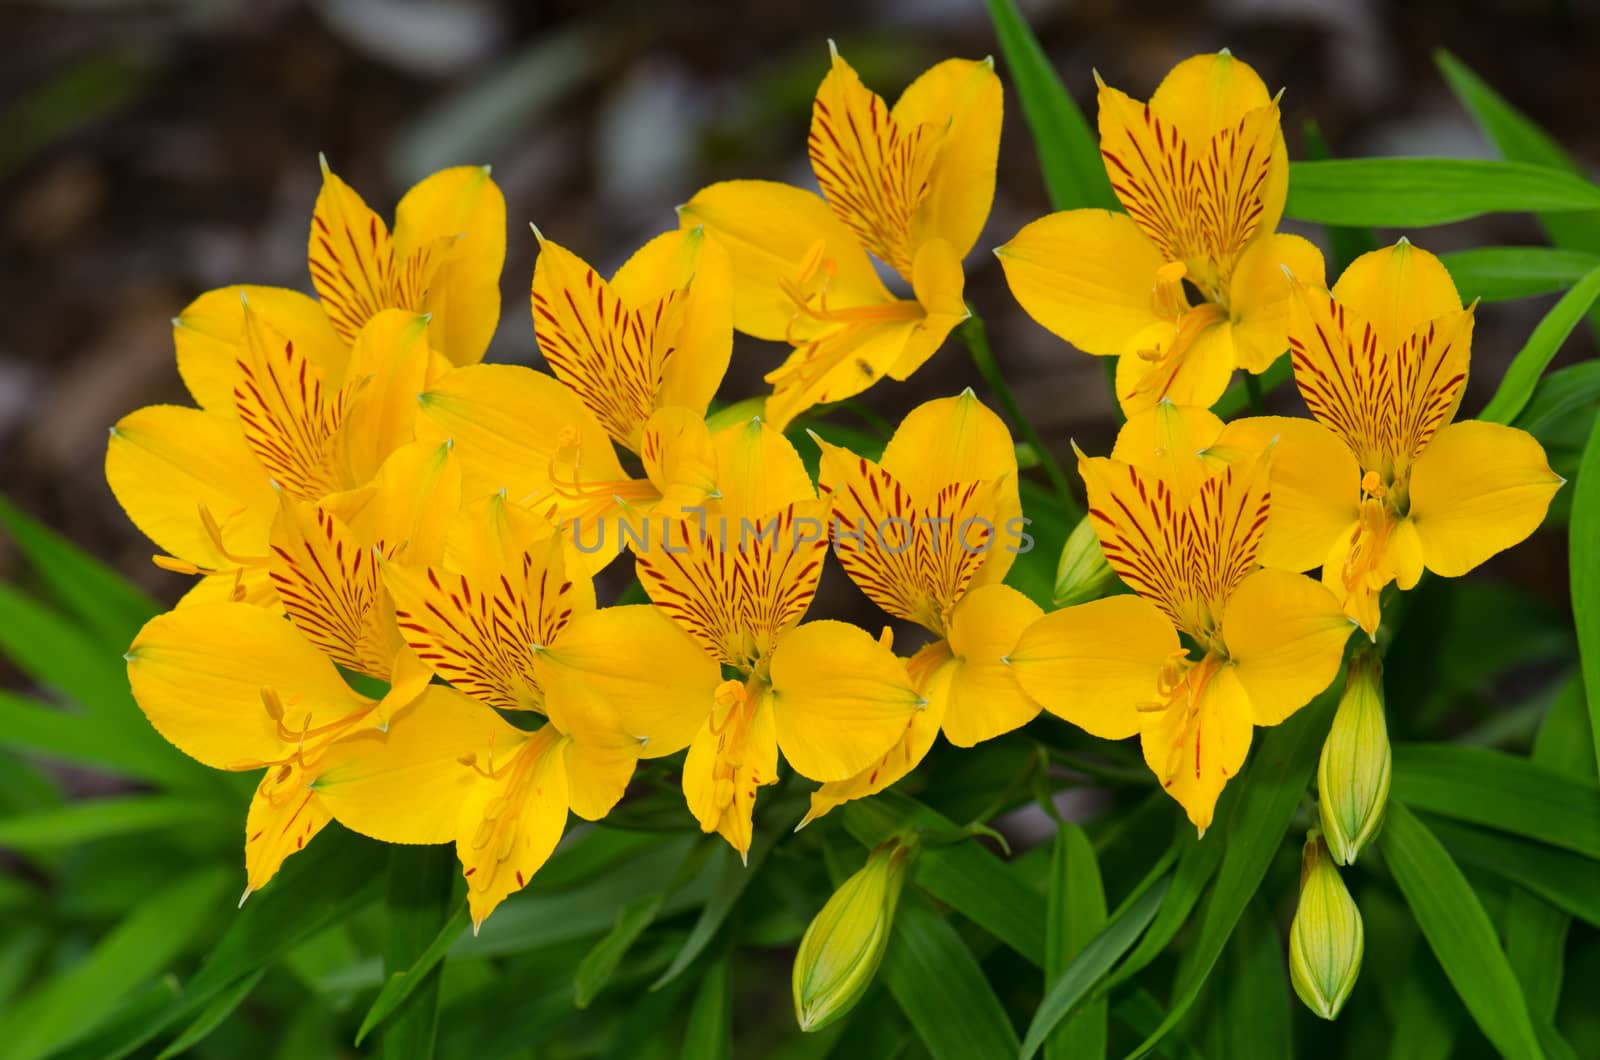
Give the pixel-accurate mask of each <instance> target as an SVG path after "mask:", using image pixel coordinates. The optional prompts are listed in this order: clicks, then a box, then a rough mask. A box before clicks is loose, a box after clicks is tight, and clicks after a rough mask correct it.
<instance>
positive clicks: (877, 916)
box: [794, 838, 916, 1031]
mask: <svg viewBox="0 0 1600 1060" xmlns="http://www.w3.org/2000/svg"><path fill="white" fill-rule="evenodd" d="M915 854H916V846H915V843H914V841H908V840H905V839H901V838H895V839H890V840H887V841H885V842H883V843H880V844H879V845H878V846H877V847H876V848H875V849H874V850H873V851H872V853H871V854H870V855H868V857H867V863H866V865H864V866H862V868H861V870H860V871H859V872H857V873H856V874H855V875H854V876H852V877H850V878H849V879H848V880H846V881H844V884H843V885H842V886H840V888H839V889H838V890H837V891H835V892H834V893H833V897H832V898H829V899H828V904H827V905H824V906H823V907H822V911H821V912H820V913H818V914H817V916H816V919H814V920H812V921H811V926H810V927H808V928H806V934H805V937H804V938H802V939H801V940H800V952H799V953H797V954H795V958H794V1015H795V1019H796V1020H797V1021H799V1023H800V1029H801V1030H802V1031H815V1030H820V1029H821V1028H823V1027H826V1026H827V1025H828V1024H830V1023H832V1022H833V1021H834V1020H837V1019H839V1018H840V1017H841V1016H843V1015H845V1014H846V1013H848V1012H849V1011H850V1010H851V1009H852V1008H854V1007H855V1004H856V1002H857V1001H860V1000H861V995H863V994H865V993H866V992H867V987H869V986H871V985H872V977H873V976H874V975H876V974H877V973H878V965H879V964H881V963H882V962H883V953H884V950H885V949H887V948H888V946H889V934H890V930H891V929H892V928H893V927H894V909H895V905H896V904H898V902H899V901H900V889H901V888H902V887H903V886H904V885H905V880H906V870H907V869H908V868H910V865H911V859H912V858H913V857H914V856H915Z"/></svg>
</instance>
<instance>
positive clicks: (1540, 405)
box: [1516, 361, 1600, 440]
mask: <svg viewBox="0 0 1600 1060" xmlns="http://www.w3.org/2000/svg"><path fill="white" fill-rule="evenodd" d="M1597 400H1600V361H1580V362H1579V363H1577V364H1569V365H1567V366H1566V367H1565V368H1560V369H1557V370H1556V371H1554V372H1551V373H1550V374H1549V375H1547V376H1545V377H1544V378H1543V379H1541V380H1539V385H1538V386H1536V387H1534V390H1533V396H1532V397H1531V398H1529V399H1528V404H1527V405H1526V406H1525V407H1524V408H1523V410H1522V413H1521V415H1519V416H1518V417H1517V421H1516V422H1517V426H1518V427H1521V428H1522V429H1523V430H1525V431H1529V432H1531V433H1532V434H1534V435H1537V436H1539V437H1540V438H1541V440H1542V439H1543V436H1544V431H1545V430H1546V429H1547V428H1548V427H1550V426H1551V425H1552V424H1555V423H1557V422H1559V421H1560V419H1561V417H1563V416H1565V415H1566V414H1567V413H1569V412H1573V411H1574V410H1577V409H1580V408H1582V407H1583V406H1585V405H1590V404H1593V403H1594V402H1595V401H1597Z"/></svg>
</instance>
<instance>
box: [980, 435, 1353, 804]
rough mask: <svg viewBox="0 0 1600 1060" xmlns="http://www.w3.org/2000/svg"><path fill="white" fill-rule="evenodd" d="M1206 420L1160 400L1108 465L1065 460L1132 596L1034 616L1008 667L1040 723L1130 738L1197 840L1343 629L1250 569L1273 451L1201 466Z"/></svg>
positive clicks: (1336, 653)
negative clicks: (1257, 739)
mask: <svg viewBox="0 0 1600 1060" xmlns="http://www.w3.org/2000/svg"><path fill="white" fill-rule="evenodd" d="M1207 422H1213V423H1214V422H1215V417H1212V416H1210V414H1209V413H1206V412H1204V411H1203V410H1192V411H1191V410H1183V409H1178V408H1177V407H1175V406H1173V405H1170V404H1166V403H1163V404H1160V405H1158V406H1156V407H1155V408H1154V409H1152V410H1149V411H1147V412H1145V413H1143V414H1142V415H1140V416H1136V417H1134V418H1133V419H1131V420H1129V422H1128V424H1127V425H1126V426H1125V427H1124V429H1123V431H1122V433H1121V434H1120V435H1119V436H1118V444H1117V448H1116V449H1115V450H1114V451H1113V454H1112V456H1111V457H1109V458H1106V457H1100V458H1090V457H1086V456H1080V458H1079V461H1078V469H1079V472H1080V473H1081V474H1082V476H1083V479H1084V483H1085V485H1086V486H1087V487H1088V494H1089V518H1090V519H1091V520H1093V523H1094V527H1095V530H1096V532H1097V533H1098V534H1099V536H1100V545H1101V548H1102V549H1103V551H1104V552H1105V557H1106V561H1107V562H1108V563H1110V564H1111V567H1112V569H1113V570H1115V571H1116V572H1117V574H1118V576H1120V577H1121V578H1122V580H1123V581H1124V582H1125V583H1127V585H1128V586H1129V588H1131V589H1133V591H1134V593H1135V594H1136V595H1132V596H1113V597H1108V598H1106V599H1103V600H1096V601H1092V602H1090V603H1086V604H1080V605H1078V606H1076V607H1069V608H1066V609H1064V610H1061V611H1056V612H1053V613H1051V614H1049V615H1046V616H1045V617H1044V618H1042V619H1040V620H1039V621H1038V622H1036V623H1034V624H1033V625H1032V626H1030V627H1029V628H1028V629H1027V631H1025V632H1024V633H1023V634H1022V637H1021V639H1020V641H1019V642H1018V644H1017V646H1016V648H1015V650H1013V651H1012V653H1011V655H1010V656H1009V660H1010V663H1011V668H1012V671H1013V672H1014V673H1015V674H1016V676H1017V679H1018V680H1019V681H1020V682H1021V684H1022V687H1023V689H1024V690H1025V691H1027V693H1028V694H1029V695H1031V696H1032V697H1033V698H1034V699H1036V700H1038V701H1039V703H1041V704H1042V705H1043V706H1044V708H1045V709H1046V710H1048V711H1050V712H1051V713H1053V714H1056V715H1058V716H1059V717H1062V718H1064V719H1066V720H1067V721H1069V722H1072V723H1073V724H1074V725H1077V726H1079V727H1080V728H1082V729H1084V730H1086V731H1087V732H1089V733H1091V734H1093V735H1096V736H1100V737H1103V738H1105V739H1112V740H1120V739H1125V738H1127V737H1129V736H1133V735H1136V734H1137V735H1138V736H1139V737H1140V741H1141V743H1142V745H1143V749H1144V758H1145V762H1146V764H1147V765H1149V767H1150V769H1151V771H1152V772H1153V773H1154V774H1155V775H1156V777H1157V778H1158V779H1159V780H1160V781H1161V784H1162V786H1163V787H1164V788H1165V789H1166V791H1167V793H1168V794H1169V795H1171V796H1172V797H1173V798H1174V799H1176V800H1177V801H1178V802H1179V803H1181V804H1182V805H1183V807H1184V809H1185V811H1187V813H1188V816H1189V820H1190V821H1191V822H1193V823H1194V825H1195V827H1196V828H1197V829H1199V830H1200V832H1201V833H1204V832H1205V830H1206V828H1207V827H1209V826H1210V824H1211V818H1212V813H1213V811H1214V809H1215V806H1216V801H1217V797H1218V795H1219V794H1221V792H1222V788H1223V785H1224V784H1225V783H1227V780H1228V778H1229V777H1231V776H1233V775H1234V774H1236V773H1237V772H1238V771H1239V769H1240V767H1241V766H1243V764H1244V759H1245V755H1246V753H1247V752H1248V751H1249V748H1250V740H1251V736H1252V730H1253V728H1254V726H1256V725H1276V724H1278V723H1279V722H1280V721H1282V720H1284V719H1285V718H1287V717H1288V716H1289V715H1291V714H1293V713H1294V712H1295V711H1296V710H1298V709H1300V707H1302V706H1304V705H1305V704H1306V703H1307V702H1308V701H1309V700H1310V699H1311V698H1312V697H1313V696H1315V695H1316V694H1317V693H1319V692H1321V691H1322V690H1323V689H1324V688H1326V687H1327V685H1328V683H1329V682H1330V681H1332V680H1333V678H1334V676H1335V675H1336V674H1337V673H1338V670H1339V665H1340V660H1341V656H1342V653H1343V648H1344V644H1345V641H1346V640H1347V639H1348V637H1349V634H1350V630H1351V628H1352V625H1351V622H1350V620H1349V619H1348V618H1346V617H1345V615H1344V613H1343V611H1342V610H1341V608H1340V607H1339V603H1338V601H1337V600H1335V599H1334V597H1333V595H1332V594H1331V593H1329V592H1328V590H1327V589H1325V588H1323V587H1322V586H1321V585H1319V584H1318V583H1316V582H1315V581H1313V580H1311V579H1310V578H1307V577H1305V576H1304V575H1301V574H1292V573H1289V572H1287V571H1281V570H1268V569H1263V568H1261V567H1260V566H1259V565H1258V563H1257V558H1258V553H1259V551H1260V549H1261V542H1262V536H1263V534H1264V532H1265V530H1266V527H1267V525H1268V519H1269V515H1270V514H1271V511H1272V507H1271V490H1270V488H1269V467H1270V464H1271V460H1272V455H1273V454H1272V452H1271V450H1270V449H1268V450H1265V451H1262V452H1260V453H1259V454H1258V455H1256V456H1255V457H1254V459H1252V460H1249V461H1246V462H1240V463H1239V464H1236V465H1234V464H1222V465H1221V466H1220V467H1218V466H1214V465H1209V464H1208V463H1207V462H1206V461H1204V460H1202V459H1201V458H1200V457H1198V456H1197V455H1196V454H1197V452H1198V450H1199V449H1200V448H1201V446H1200V445H1198V444H1196V443H1195V440H1194V436H1193V434H1192V433H1191V429H1192V428H1194V427H1196V426H1199V427H1203V426H1204V424H1206V423H1207ZM1180 634H1181V635H1182V636H1183V637H1185V638H1188V641H1189V642H1190V644H1192V648H1191V647H1189V646H1186V645H1185V643H1184V641H1183V640H1181V639H1180Z"/></svg>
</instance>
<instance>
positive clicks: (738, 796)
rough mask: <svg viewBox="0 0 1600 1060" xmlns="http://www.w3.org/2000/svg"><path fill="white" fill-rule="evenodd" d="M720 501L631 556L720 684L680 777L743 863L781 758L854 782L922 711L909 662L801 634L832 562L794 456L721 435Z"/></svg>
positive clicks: (828, 633)
mask: <svg viewBox="0 0 1600 1060" xmlns="http://www.w3.org/2000/svg"><path fill="white" fill-rule="evenodd" d="M714 440H715V443H716V450H717V485H718V488H719V492H718V494H717V495H716V497H715V498H712V499H708V500H707V501H706V502H705V504H704V506H703V508H702V509H701V510H699V511H696V512H694V513H693V514H691V515H690V517H688V518H685V519H682V520H679V521H677V522H675V523H672V524H670V525H669V527H668V533H667V537H666V539H665V540H663V541H659V542H656V543H655V544H654V546H653V547H651V548H645V549H636V550H635V556H636V564H635V569H636V570H637V572H638V575H639V581H640V584H642V585H643V586H644V588H645V591H646V592H647V593H649V595H650V599H651V600H653V601H655V604H656V606H657V607H658V608H660V609H661V611H662V612H664V613H665V614H666V615H667V616H668V617H669V618H671V619H673V620H674V621H676V622H677V623H678V624H679V625H680V626H682V627H683V628H684V629H685V630H687V631H688V633H689V634H690V636H692V637H693V638H694V640H695V641H696V642H697V643H698V644H699V645H700V646H701V648H702V649H703V650H704V651H705V654H706V656H707V658H709V659H712V660H714V661H715V662H717V663H720V664H721V665H722V666H723V667H727V668H731V669H732V670H733V672H735V673H736V674H737V675H738V677H737V678H736V679H731V680H727V681H724V682H723V683H722V684H721V685H720V686H719V687H718V688H717V689H716V695H715V697H714V699H713V700H712V701H710V702H707V703H706V704H705V705H704V708H703V709H702V710H701V712H700V714H699V716H698V717H697V718H695V719H694V721H695V723H696V725H697V728H698V731H697V732H696V734H695V735H694V737H693V740H692V742H691V743H690V745H689V755H688V758H687V759H686V760H685V762H684V767H683V793H684V797H685V799H686V800H687V802H688V804H689V809H690V812H692V813H693V814H694V816H695V819H696V820H697V821H699V822H700V827H701V828H702V829H703V830H705V831H707V832H712V831H715V832H720V833H721V834H722V836H723V838H725V839H726V840H727V841H728V842H729V844H730V845H732V846H733V848H734V849H735V850H737V851H738V852H739V854H740V856H748V854H749V850H750V839H751V815H752V814H753V812H754V809H755V800H756V790H757V789H758V788H760V787H761V786H763V785H766V784H773V783H776V782H777V779H778V752H779V751H780V750H782V752H783V755H784V757H785V758H787V759H788V760H789V764H790V765H791V766H793V767H794V769H795V770H796V772H798V773H800V774H801V775H802V776H805V777H809V778H810V779H812V780H817V781H822V782H824V783H826V782H828V781H839V780H845V779H847V778H849V777H852V776H854V775H855V774H857V773H859V772H861V771H862V770H863V769H866V768H867V767H868V766H870V765H871V763H872V762H873V761H875V760H876V759H878V758H879V757H880V756H882V755H883V753H884V752H885V751H886V750H888V748H889V747H890V745H891V744H893V743H894V742H895V741H896V740H898V739H900V738H901V737H902V736H903V735H904V734H905V732H906V725H907V723H908V722H909V721H910V719H911V716H912V715H913V714H914V713H915V712H917V711H918V710H920V709H921V708H922V706H923V705H924V698H923V696H922V694H921V693H919V692H918V691H917V689H916V687H915V685H914V684H913V682H912V679H911V676H910V675H909V673H908V672H907V669H906V665H905V663H904V662H903V661H902V660H900V659H897V658H896V657H895V656H894V654H893V653H892V652H891V651H890V650H889V648H888V646H887V645H886V644H884V643H880V642H879V641H877V640H874V639H873V638H872V636H871V635H869V634H868V633H866V632H865V631H864V630H861V629H858V628H856V627H855V626H850V625H846V624H845V623H843V622H831V621H818V622H809V623H806V624H804V625H802V624H801V622H800V620H801V618H803V617H804V615H805V612H806V610H807V608H809V607H810V606H811V600H812V598H813V597H814V596H815V595H816V592H817V582H818V581H819V579H820V578H821V577H822V565H823V562H824V560H825V559H826V557H827V552H828V531H827V515H828V502H827V501H826V500H823V501H819V500H817V497H816V492H815V490H814V489H813V488H812V485H811V479H810V478H809V476H807V474H806V470H805V466H804V465H803V464H802V463H801V462H800V456H799V454H798V453H796V452H795V450H794V446H792V445H790V444H789V442H788V440H787V439H785V438H784V437H783V435H782V434H780V433H779V432H778V431H777V430H775V429H774V428H773V427H772V426H770V425H769V424H767V423H765V422H763V421H761V420H759V419H757V420H752V421H750V422H748V423H742V424H735V425H734V426H732V427H728V428H726V429H724V430H722V431H720V432H718V434H717V435H716V437H715V439H714Z"/></svg>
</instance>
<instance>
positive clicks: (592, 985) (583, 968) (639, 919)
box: [572, 892, 666, 1008]
mask: <svg viewBox="0 0 1600 1060" xmlns="http://www.w3.org/2000/svg"><path fill="white" fill-rule="evenodd" d="M665 899H666V895H665V894H664V893H661V892H657V893H655V894H647V895H644V896H643V897H641V898H635V899H634V900H633V901H631V902H629V903H628V904H627V905H625V906H623V907H622V908H621V909H618V910H617V920H616V923H614V924H612V925H611V930H610V932H608V933H607V934H606V935H605V937H604V938H602V939H601V940H600V941H599V942H597V943H595V945H594V949H592V950H590V951H589V952H588V953H586V954H585V955H584V958H583V962H582V963H581V964H579V965H578V971H577V974H576V976H574V978H573V984H572V997H573V1002H574V1003H575V1004H576V1005H577V1006H578V1007H579V1008H587V1007H589V1002H591V1001H593V1000H594V998H595V995H596V994H598V993H600V991H601V990H603V989H605V985H606V984H607V983H608V982H610V981H611V976H612V974H613V973H615V972H616V970H617V965H619V964H621V963H622V959H623V958H624V957H626V956H627V955H628V947H630V946H632V945H633V944H634V943H635V942H637V941H638V939H639V936H640V935H642V934H643V933H644V930H645V928H647V927H649V926H650V922H651V921H653V920H654V919H655V918H656V913H657V912H659V911H660V909H661V903H662V902H663V901H665Z"/></svg>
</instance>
